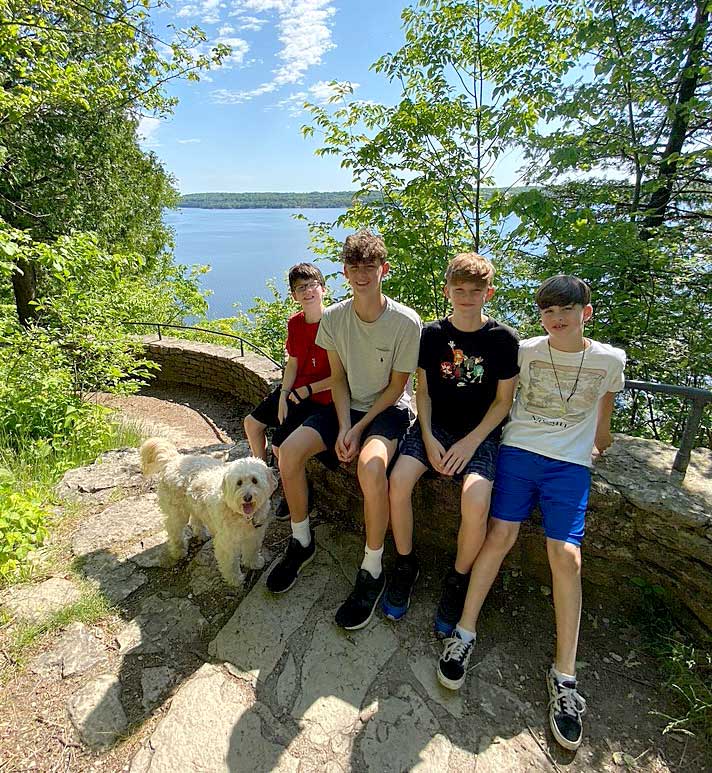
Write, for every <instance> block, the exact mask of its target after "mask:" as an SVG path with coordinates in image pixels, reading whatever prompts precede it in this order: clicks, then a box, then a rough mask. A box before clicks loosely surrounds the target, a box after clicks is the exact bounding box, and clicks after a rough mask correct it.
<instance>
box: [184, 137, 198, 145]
mask: <svg viewBox="0 0 712 773" xmlns="http://www.w3.org/2000/svg"><path fill="white" fill-rule="evenodd" d="M201 141H202V140H199V139H198V138H197V137H191V138H190V139H188V140H178V144H180V145H194V144H196V143H198V142H201Z"/></svg>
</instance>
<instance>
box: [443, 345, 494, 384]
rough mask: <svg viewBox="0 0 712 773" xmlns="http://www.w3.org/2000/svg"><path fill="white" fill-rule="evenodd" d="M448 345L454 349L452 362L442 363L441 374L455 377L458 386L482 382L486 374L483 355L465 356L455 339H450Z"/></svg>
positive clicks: (451, 377)
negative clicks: (457, 346)
mask: <svg viewBox="0 0 712 773" xmlns="http://www.w3.org/2000/svg"><path fill="white" fill-rule="evenodd" d="M448 346H449V347H450V349H451V350H452V362H449V361H445V362H441V363H440V375H441V376H442V377H443V378H446V379H455V380H456V382H457V384H456V385H457V386H459V387H462V386H467V385H468V384H481V383H482V378H483V376H484V375H485V369H484V366H483V365H482V363H483V362H484V359H483V358H482V357H465V353H464V352H463V351H462V349H458V348H456V346H455V342H454V341H448Z"/></svg>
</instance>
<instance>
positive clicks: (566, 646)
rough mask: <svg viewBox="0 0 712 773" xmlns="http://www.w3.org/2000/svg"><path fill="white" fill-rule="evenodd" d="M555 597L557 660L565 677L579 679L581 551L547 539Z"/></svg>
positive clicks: (575, 547) (572, 546)
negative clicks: (577, 674)
mask: <svg viewBox="0 0 712 773" xmlns="http://www.w3.org/2000/svg"><path fill="white" fill-rule="evenodd" d="M546 552H547V554H548V556H549V566H550V567H551V584H552V595H553V599H554V614H555V616H556V658H555V660H554V666H555V667H556V669H557V671H559V672H561V673H562V674H569V675H570V676H575V675H576V650H577V648H578V636H579V624H580V622H581V548H580V547H579V546H578V545H574V544H572V543H570V542H562V541H560V540H553V539H547V541H546Z"/></svg>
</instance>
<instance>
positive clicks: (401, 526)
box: [388, 454, 428, 556]
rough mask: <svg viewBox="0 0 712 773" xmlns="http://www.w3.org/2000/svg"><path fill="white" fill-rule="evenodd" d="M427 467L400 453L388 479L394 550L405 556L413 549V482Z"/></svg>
mask: <svg viewBox="0 0 712 773" xmlns="http://www.w3.org/2000/svg"><path fill="white" fill-rule="evenodd" d="M427 469H428V468H427V467H426V466H425V465H424V464H423V463H422V462H421V461H420V460H418V459H416V458H415V457H414V456H404V455H402V454H401V456H400V457H398V461H397V462H396V464H395V467H394V468H393V471H392V472H391V475H390V478H389V480H388V499H389V502H390V518H391V531H392V532H393V541H394V542H395V543H396V551H397V552H398V553H399V554H400V555H402V556H407V555H409V554H410V553H411V552H412V551H413V502H412V499H411V497H412V495H413V489H414V488H415V484H416V483H417V482H418V480H420V478H421V477H422V475H423V474H424V473H425V471H426V470H427Z"/></svg>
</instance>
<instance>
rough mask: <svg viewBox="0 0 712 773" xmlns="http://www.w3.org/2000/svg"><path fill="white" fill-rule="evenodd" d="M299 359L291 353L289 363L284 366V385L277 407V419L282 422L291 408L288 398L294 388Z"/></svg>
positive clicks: (280, 391)
mask: <svg viewBox="0 0 712 773" xmlns="http://www.w3.org/2000/svg"><path fill="white" fill-rule="evenodd" d="M298 365H299V361H298V360H297V358H296V357H292V355H291V354H290V355H289V357H288V358H287V364H286V365H285V366H284V373H283V374H282V387H281V389H280V390H279V406H278V408H277V420H278V421H279V423H280V424H281V423H282V422H283V421H284V420H285V419H286V418H287V412H288V410H289V404H288V402H287V398H288V397H289V393H290V392H291V390H292V385H293V384H294V381H295V379H296V378H297V366H298Z"/></svg>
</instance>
